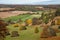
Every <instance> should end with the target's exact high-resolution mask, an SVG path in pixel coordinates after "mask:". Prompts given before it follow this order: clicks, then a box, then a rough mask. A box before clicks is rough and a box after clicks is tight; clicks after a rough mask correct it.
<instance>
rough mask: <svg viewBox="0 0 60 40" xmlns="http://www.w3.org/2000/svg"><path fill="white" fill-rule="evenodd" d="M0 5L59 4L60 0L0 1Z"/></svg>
mask: <svg viewBox="0 0 60 40" xmlns="http://www.w3.org/2000/svg"><path fill="white" fill-rule="evenodd" d="M0 4H60V0H0Z"/></svg>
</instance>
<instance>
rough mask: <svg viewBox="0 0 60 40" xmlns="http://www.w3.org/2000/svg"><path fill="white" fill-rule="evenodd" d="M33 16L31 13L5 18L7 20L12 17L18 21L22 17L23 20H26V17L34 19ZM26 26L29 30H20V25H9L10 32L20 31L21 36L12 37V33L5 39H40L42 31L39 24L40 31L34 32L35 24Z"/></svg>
mask: <svg viewBox="0 0 60 40" xmlns="http://www.w3.org/2000/svg"><path fill="white" fill-rule="evenodd" d="M33 16H34V15H30V14H26V15H18V16H12V17H8V18H5V19H4V20H6V21H7V20H9V19H12V21H16V20H18V19H22V20H23V21H25V20H26V19H32V18H33ZM35 17H36V16H35ZM26 27H27V30H23V31H21V30H19V27H13V25H9V26H7V28H8V29H9V31H10V33H11V32H12V31H18V33H19V35H20V36H19V37H11V35H10V36H6V38H5V40H40V33H41V31H42V29H41V27H40V26H37V27H38V28H39V33H34V30H35V27H34V26H26Z"/></svg>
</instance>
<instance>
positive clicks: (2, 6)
mask: <svg viewBox="0 0 60 40" xmlns="http://www.w3.org/2000/svg"><path fill="white" fill-rule="evenodd" d="M22 6H28V7H36V6H42V7H45V8H47V7H48V8H53V7H54V8H60V5H7V4H0V8H5V7H11V8H14V7H22Z"/></svg>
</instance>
